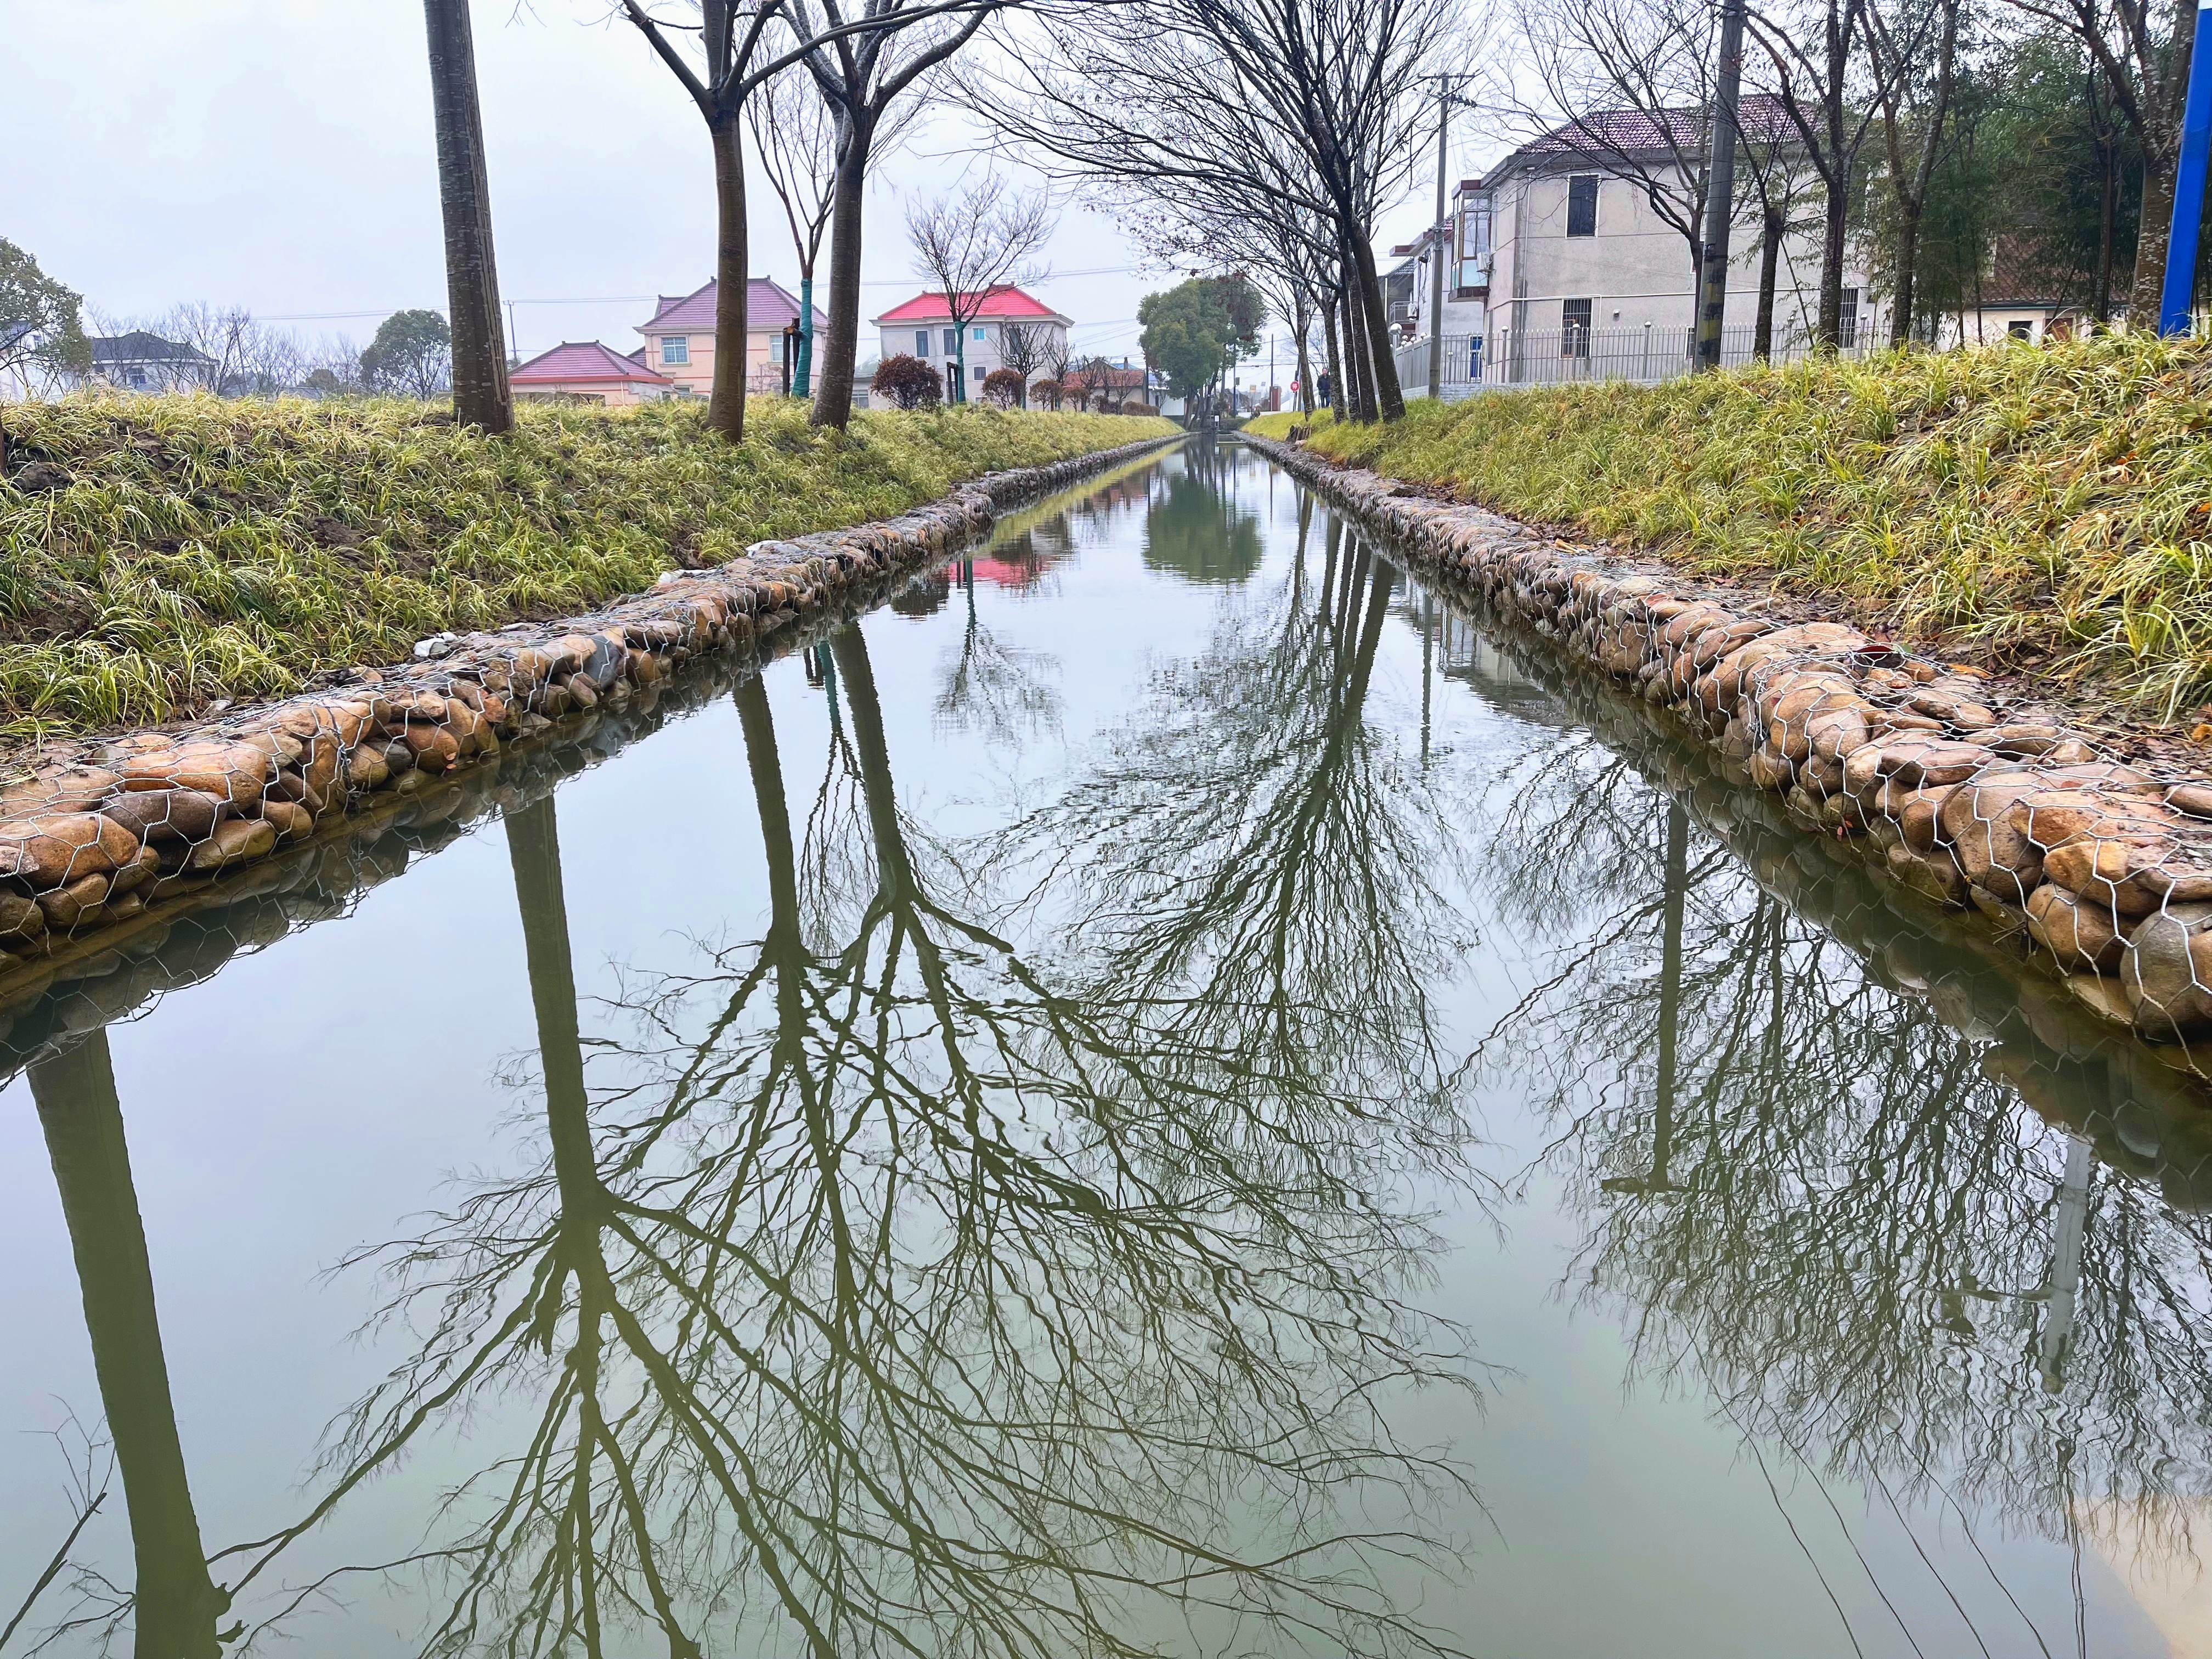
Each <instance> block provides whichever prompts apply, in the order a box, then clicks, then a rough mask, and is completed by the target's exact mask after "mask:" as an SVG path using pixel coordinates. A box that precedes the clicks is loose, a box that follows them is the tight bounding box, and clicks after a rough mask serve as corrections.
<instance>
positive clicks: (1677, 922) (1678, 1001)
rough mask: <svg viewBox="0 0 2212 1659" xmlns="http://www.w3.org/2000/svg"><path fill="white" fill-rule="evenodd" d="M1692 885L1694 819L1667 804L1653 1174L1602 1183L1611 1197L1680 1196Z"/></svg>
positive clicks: (1679, 805) (1674, 804) (1678, 806)
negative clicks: (1677, 1135)
mask: <svg viewBox="0 0 2212 1659" xmlns="http://www.w3.org/2000/svg"><path fill="white" fill-rule="evenodd" d="M1689 886H1690V815H1689V814H1688V813H1687V812H1686V811H1683V810H1682V803H1681V802H1680V801H1678V800H1672V799H1670V800H1669V801H1668V803H1667V896H1666V904H1665V908H1664V912H1663V914H1664V916H1665V925H1664V931H1663V933H1662V937H1661V941H1660V946H1659V1054H1658V1062H1659V1066H1658V1070H1659V1075H1658V1079H1657V1083H1658V1087H1657V1095H1656V1103H1655V1108H1654V1110H1653V1112H1652V1119H1651V1172H1650V1174H1649V1175H1646V1176H1614V1177H1613V1178H1612V1179H1610V1180H1606V1181H1601V1182H1599V1183H1598V1185H1599V1186H1601V1187H1602V1188H1604V1189H1605V1190H1606V1191H1607V1192H1609V1193H1679V1192H1680V1191H1681V1190H1682V1188H1680V1187H1678V1186H1676V1185H1675V1184H1674V1182H1673V1181H1672V1180H1670V1179H1669V1178H1668V1174H1667V1164H1668V1159H1669V1158H1672V1157H1673V1156H1674V1049H1675V1040H1676V1034H1677V1030H1678V1028H1679V1027H1680V1024H1681V1018H1682V904H1683V900H1684V898H1685V897H1686V895H1687V894H1688V891H1689Z"/></svg>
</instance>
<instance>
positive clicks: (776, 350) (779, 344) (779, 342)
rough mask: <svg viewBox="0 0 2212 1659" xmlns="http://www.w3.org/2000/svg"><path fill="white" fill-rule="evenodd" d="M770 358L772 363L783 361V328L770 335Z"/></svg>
mask: <svg viewBox="0 0 2212 1659" xmlns="http://www.w3.org/2000/svg"><path fill="white" fill-rule="evenodd" d="M768 360H769V362H772V363H780V362H782V361H783V331H782V330H781V329H778V330H777V331H775V333H773V334H771V335H769V337H768Z"/></svg>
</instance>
